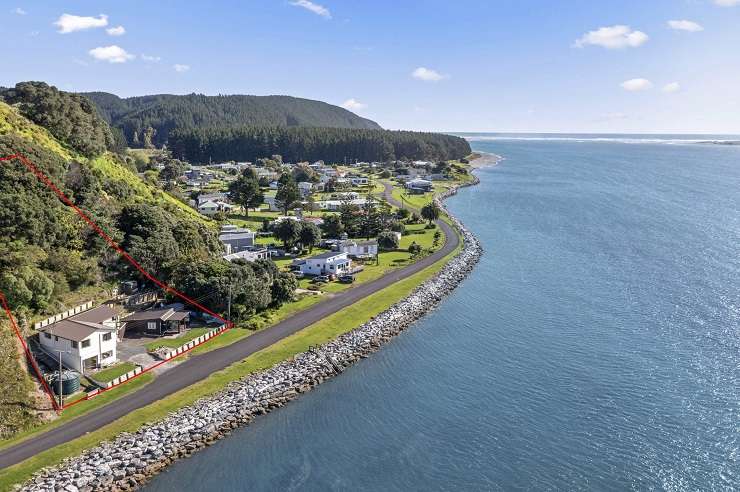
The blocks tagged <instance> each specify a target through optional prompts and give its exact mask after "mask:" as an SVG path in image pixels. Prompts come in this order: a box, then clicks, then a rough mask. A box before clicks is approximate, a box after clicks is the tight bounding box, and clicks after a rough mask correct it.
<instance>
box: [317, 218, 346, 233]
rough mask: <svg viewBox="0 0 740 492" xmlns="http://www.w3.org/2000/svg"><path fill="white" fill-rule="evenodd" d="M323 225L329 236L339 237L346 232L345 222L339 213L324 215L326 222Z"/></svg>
mask: <svg viewBox="0 0 740 492" xmlns="http://www.w3.org/2000/svg"><path fill="white" fill-rule="evenodd" d="M321 227H322V228H323V229H324V234H325V235H326V236H327V237H333V238H339V237H340V236H341V235H342V234H343V233H344V224H343V223H342V219H341V218H340V217H339V216H338V215H328V216H326V217H324V224H323V225H322V226H321Z"/></svg>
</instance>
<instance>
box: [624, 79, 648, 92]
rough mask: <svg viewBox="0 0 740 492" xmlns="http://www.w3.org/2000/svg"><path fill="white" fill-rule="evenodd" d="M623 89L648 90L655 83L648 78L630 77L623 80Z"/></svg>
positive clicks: (631, 90) (633, 90) (632, 90)
mask: <svg viewBox="0 0 740 492" xmlns="http://www.w3.org/2000/svg"><path fill="white" fill-rule="evenodd" d="M621 85H622V89H624V90H626V91H630V92H637V91H646V90H648V89H652V88H653V83H652V82H650V81H649V80H647V79H630V80H625V81H624V82H622V84H621Z"/></svg>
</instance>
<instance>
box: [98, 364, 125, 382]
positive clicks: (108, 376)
mask: <svg viewBox="0 0 740 492" xmlns="http://www.w3.org/2000/svg"><path fill="white" fill-rule="evenodd" d="M134 369H136V364H134V363H133V362H119V363H118V364H115V365H112V366H110V367H108V368H106V369H103V370H102V371H98V372H96V373H95V374H93V375H92V378H93V379H95V381H100V382H101V383H107V382H108V381H113V380H114V379H116V378H117V377H118V376H123V375H124V374H126V373H127V372H129V371H133V370H134Z"/></svg>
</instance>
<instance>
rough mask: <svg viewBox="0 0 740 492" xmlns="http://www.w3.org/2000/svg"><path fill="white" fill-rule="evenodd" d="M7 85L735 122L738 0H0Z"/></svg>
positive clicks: (361, 110) (617, 122) (444, 111)
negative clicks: (38, 82) (40, 83)
mask: <svg viewBox="0 0 740 492" xmlns="http://www.w3.org/2000/svg"><path fill="white" fill-rule="evenodd" d="M0 36H2V39H3V40H4V45H5V48H4V49H3V50H2V51H3V53H2V58H1V59H0V60H1V61H2V65H1V66H2V70H0V86H12V85H14V84H15V83H17V82H20V81H25V80H43V81H46V82H48V83H50V84H53V85H55V86H57V87H58V88H60V89H62V90H67V91H106V92H112V93H114V94H117V95H119V96H123V97H125V96H136V95H145V94H157V93H170V94H187V93H193V92H195V93H203V94H257V95H267V94H286V95H291V96H297V97H305V98H309V99H318V100H322V101H326V102H328V103H331V104H336V105H343V106H344V107H346V108H347V109H350V110H351V111H353V112H355V113H357V114H359V115H361V116H364V117H367V118H370V119H373V120H375V121H377V122H378V123H379V124H380V125H382V126H383V127H384V128H390V129H411V130H429V131H459V132H462V131H471V132H478V131H481V132H482V131H491V132H511V131H515V132H592V133H605V132H607V133H611V132H614V133H714V134H716V133H723V134H740V0H599V1H596V2H595V1H593V0H568V1H565V0H560V1H558V0H455V1H450V0H444V1H443V0H423V1H422V0H372V1H370V0H315V1H314V0H310V1H309V0H240V1H237V0H233V1H227V0H211V1H209V2H208V3H205V2H186V1H171V0H158V1H156V2H151V1H147V2H144V1H136V0H132V1H125V2H121V1H118V2H114V1H110V0H105V1H100V0H98V1H94V2H93V1H64V0H62V1H54V2H40V1H21V0H0Z"/></svg>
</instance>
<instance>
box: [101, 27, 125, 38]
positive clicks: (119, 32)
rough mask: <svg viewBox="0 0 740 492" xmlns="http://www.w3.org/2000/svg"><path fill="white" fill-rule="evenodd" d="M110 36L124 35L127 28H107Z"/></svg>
mask: <svg viewBox="0 0 740 492" xmlns="http://www.w3.org/2000/svg"><path fill="white" fill-rule="evenodd" d="M105 32H107V33H108V35H109V36H123V35H124V34H126V28H125V27H123V26H117V27H110V28H108V29H106V30H105Z"/></svg>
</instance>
